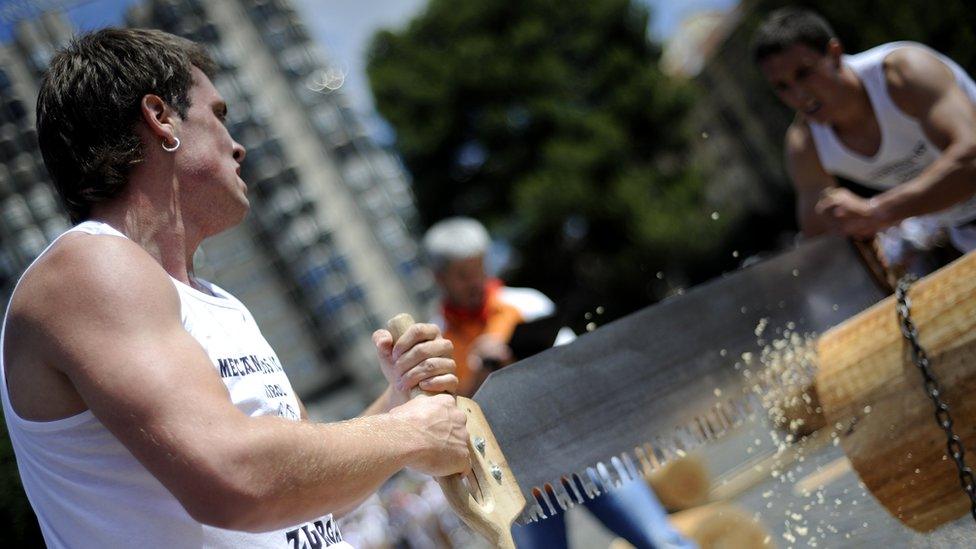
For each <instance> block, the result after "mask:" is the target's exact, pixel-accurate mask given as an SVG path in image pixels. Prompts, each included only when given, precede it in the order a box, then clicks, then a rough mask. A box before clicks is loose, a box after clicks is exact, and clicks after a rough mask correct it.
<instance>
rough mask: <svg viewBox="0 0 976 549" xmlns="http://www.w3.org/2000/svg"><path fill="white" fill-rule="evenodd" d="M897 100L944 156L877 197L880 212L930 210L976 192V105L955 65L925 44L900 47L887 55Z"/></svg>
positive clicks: (895, 214)
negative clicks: (957, 76)
mask: <svg viewBox="0 0 976 549" xmlns="http://www.w3.org/2000/svg"><path fill="white" fill-rule="evenodd" d="M885 77H886V79H887V83H888V91H889V93H890V95H891V98H892V100H893V101H894V103H895V104H896V105H897V106H898V108H899V109H901V110H902V111H903V112H905V113H906V114H908V115H909V116H911V117H913V118H915V119H916V120H918V121H919V123H920V124H921V125H922V128H923V130H924V131H925V135H926V137H928V139H929V141H931V142H932V143H933V144H934V145H935V146H937V147H939V149H941V150H942V156H941V157H940V158H939V159H938V160H936V161H935V162H933V163H932V164H931V165H929V166H928V167H927V168H926V169H925V170H924V171H923V172H922V173H921V174H919V175H918V177H916V178H915V179H912V180H911V181H908V182H907V183H905V184H903V185H899V186H898V187H895V188H894V189H891V190H889V191H886V192H884V193H882V194H880V195H878V196H877V197H876V200H875V207H876V208H877V209H878V216H879V217H880V218H882V219H885V220H888V221H890V222H896V221H900V220H902V219H905V218H907V217H912V216H915V215H921V214H925V213H931V212H935V211H939V210H943V209H945V208H948V207H950V206H952V205H954V204H957V203H959V202H962V201H964V200H966V199H967V198H969V197H970V196H972V195H973V193H974V192H976V110H974V107H973V104H972V102H971V101H970V100H969V98H968V97H967V96H966V94H965V92H963V90H962V89H961V88H960V87H959V85H958V84H957V83H956V79H955V76H954V75H953V74H952V71H951V70H950V69H949V67H947V66H946V65H945V64H943V63H942V62H941V61H939V60H938V59H937V58H936V57H935V56H934V55H932V54H931V53H929V52H927V51H925V50H922V49H920V48H901V49H898V50H895V51H894V52H892V53H891V55H889V56H888V58H887V59H886V60H885Z"/></svg>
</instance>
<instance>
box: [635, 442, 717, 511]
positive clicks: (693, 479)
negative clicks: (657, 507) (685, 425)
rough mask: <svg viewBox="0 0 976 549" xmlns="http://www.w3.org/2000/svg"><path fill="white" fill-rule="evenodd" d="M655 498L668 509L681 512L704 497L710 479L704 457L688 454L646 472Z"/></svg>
mask: <svg viewBox="0 0 976 549" xmlns="http://www.w3.org/2000/svg"><path fill="white" fill-rule="evenodd" d="M647 482H648V484H650V485H651V488H652V489H653V490H654V493H655V494H657V498H658V499H659V500H661V504H662V505H664V508H665V509H667V510H668V511H681V510H683V509H690V508H691V507H695V506H697V505H701V504H703V503H705V501H707V500H708V491H709V489H710V488H711V484H712V479H711V475H710V474H709V472H708V468H707V467H706V466H705V462H704V460H702V459H701V458H700V457H698V456H696V455H694V454H690V455H687V456H685V457H682V458H678V459H673V460H671V461H668V462H667V463H665V464H664V465H663V466H662V467H660V468H659V469H655V470H654V471H652V472H651V474H649V475H647Z"/></svg>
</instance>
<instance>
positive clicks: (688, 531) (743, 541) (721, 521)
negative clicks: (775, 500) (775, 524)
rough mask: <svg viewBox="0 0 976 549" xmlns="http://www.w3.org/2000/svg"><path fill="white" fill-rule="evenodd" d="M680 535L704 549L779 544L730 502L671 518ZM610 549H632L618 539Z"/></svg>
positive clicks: (751, 548) (757, 548)
mask: <svg viewBox="0 0 976 549" xmlns="http://www.w3.org/2000/svg"><path fill="white" fill-rule="evenodd" d="M668 520H670V521H671V525H672V526H674V528H675V530H677V531H678V532H680V533H681V535H683V536H685V537H686V538H688V539H690V540H692V541H694V542H695V544H696V545H698V547H700V548H701V549H764V548H773V547H776V544H775V543H773V539H772V536H771V535H770V533H769V531H768V530H766V528H765V527H764V526H763V525H762V523H760V522H759V521H758V520H756V519H754V518H753V517H752V515H751V514H749V513H748V512H747V511H745V510H744V509H742V508H740V507H738V506H736V505H731V504H728V503H711V504H708V505H703V506H701V507H694V508H692V509H686V510H684V511H680V512H678V513H674V514H673V515H670V516H669V517H668ZM610 549H633V546H632V545H631V544H630V543H628V542H627V541H625V540H623V539H619V538H618V539H615V540H614V541H613V542H612V543H611V544H610Z"/></svg>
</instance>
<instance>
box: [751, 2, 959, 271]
mask: <svg viewBox="0 0 976 549" xmlns="http://www.w3.org/2000/svg"><path fill="white" fill-rule="evenodd" d="M753 55H754V59H755V61H756V63H757V64H758V66H759V68H760V70H761V71H762V73H763V75H764V76H765V78H766V80H767V81H768V82H769V84H770V85H771V86H772V87H773V90H774V91H775V92H776V95H777V96H778V97H779V98H780V100H781V101H783V103H784V104H786V105H787V106H788V107H790V108H792V109H793V110H795V111H796V118H795V119H794V121H793V123H792V124H791V125H790V127H789V129H788V130H787V131H786V138H785V147H784V148H785V151H786V167H787V170H788V172H789V174H790V177H791V179H792V181H793V186H794V187H795V189H796V193H797V218H798V220H799V224H800V229H801V231H802V233H803V235H805V236H814V235H818V234H822V233H827V232H833V233H840V234H844V235H848V236H851V237H854V238H857V239H870V238H873V237H874V236H875V235H877V234H879V233H881V234H882V238H881V239H880V242H881V244H882V248H883V249H884V251H885V255H886V256H887V258H888V260H889V261H890V262H891V263H893V264H900V265H902V266H904V267H910V263H911V262H912V251H913V249H922V250H924V249H928V248H931V247H932V246H934V245H935V244H936V243H937V242H938V239H939V237H940V235H943V234H944V235H946V236H947V237H948V240H949V242H951V244H952V246H954V247H955V248H956V249H957V250H958V251H959V252H962V253H965V252H969V251H971V250H973V249H976V198H974V193H976V109H974V105H976V83H974V82H973V79H972V78H971V77H970V76H969V75H968V74H967V73H966V71H965V70H963V69H962V68H961V67H960V66H959V65H957V64H956V63H955V62H954V61H952V60H951V59H949V58H948V57H946V56H944V55H941V54H940V53H938V52H936V51H934V50H932V49H931V48H929V47H927V46H925V45H923V44H919V43H915V42H892V43H888V44H882V45H880V46H876V47H874V48H871V49H869V50H867V51H864V52H861V53H857V54H853V55H847V54H845V53H844V50H843V46H842V45H841V42H840V40H839V39H838V38H837V36H836V35H835V34H834V31H833V30H832V29H831V27H830V25H829V24H828V23H827V21H825V20H824V19H823V17H821V16H820V15H818V14H816V13H814V12H812V11H809V10H806V9H798V8H782V9H780V10H776V11H774V12H773V13H771V14H770V15H769V17H768V18H767V19H766V20H765V22H764V23H763V24H762V25H761V26H760V27H759V29H758V30H757V31H756V33H755V36H754V37H753ZM838 177H841V178H846V179H848V180H851V181H854V182H856V183H859V184H861V185H863V186H866V187H868V188H869V189H872V190H873V191H874V193H875V194H874V195H873V196H871V197H868V198H865V197H862V196H858V195H857V194H855V193H854V192H851V191H850V190H848V189H847V188H844V187H842V186H840V185H839V184H838V179H837V178H838Z"/></svg>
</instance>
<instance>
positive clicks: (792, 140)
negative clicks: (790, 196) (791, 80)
mask: <svg viewBox="0 0 976 549" xmlns="http://www.w3.org/2000/svg"><path fill="white" fill-rule="evenodd" d="M783 149H784V155H785V157H786V171H787V172H788V173H789V175H790V180H792V181H793V186H794V187H796V189H797V190H798V191H800V192H806V191H809V192H811V193H819V192H820V191H821V190H823V189H824V188H825V187H829V186H831V185H832V182H833V178H832V176H831V175H830V174H828V173H827V171H826V170H825V169H824V167H823V165H822V164H821V163H820V156H818V155H817V147H816V145H815V144H814V141H813V134H812V133H811V131H810V126H809V125H808V124H807V122H806V121H805V120H804V119H803V118H802V117H797V118H796V120H794V121H793V123H792V124H790V127H789V128H788V129H787V130H786V137H785V142H784V144H783Z"/></svg>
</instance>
